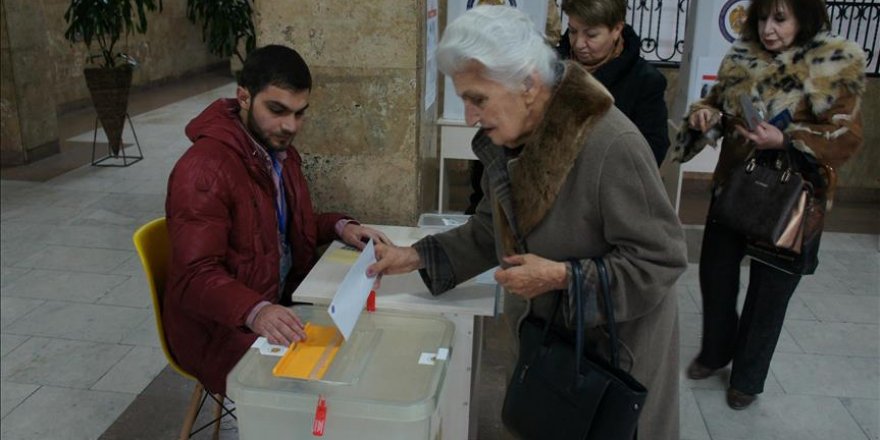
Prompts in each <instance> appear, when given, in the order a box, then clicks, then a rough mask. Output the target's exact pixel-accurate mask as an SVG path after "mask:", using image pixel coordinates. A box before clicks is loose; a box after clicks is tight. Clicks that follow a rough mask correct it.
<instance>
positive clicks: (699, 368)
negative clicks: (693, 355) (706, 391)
mask: <svg viewBox="0 0 880 440" xmlns="http://www.w3.org/2000/svg"><path fill="white" fill-rule="evenodd" d="M713 374H715V369H713V368H709V367H707V366H704V365H703V364H701V363H699V362H697V360H696V359H694V360H693V361H692V362H691V364H690V365H688V368H687V377H688V379H693V380H703V379H705V378H707V377H709V376H711V375H713Z"/></svg>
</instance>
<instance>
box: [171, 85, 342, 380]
mask: <svg viewBox="0 0 880 440" xmlns="http://www.w3.org/2000/svg"><path fill="white" fill-rule="evenodd" d="M238 112H239V106H238V103H237V102H236V101H235V100H234V99H221V100H217V101H215V102H214V103H213V104H211V105H210V106H209V107H208V108H207V109H205V111H204V112H202V114H200V115H199V116H198V117H196V118H195V119H193V120H192V121H191V122H190V123H189V125H187V127H186V135H187V136H188V137H189V139H190V140H192V142H193V146H192V147H190V149H189V150H187V152H186V153H185V154H184V155H183V157H181V158H180V160H179V161H178V162H177V165H175V167H174V170H173V171H172V172H171V177H170V178H169V179H168V197H167V199H166V202H165V212H166V217H167V219H168V232H169V234H170V236H171V242H172V256H171V268H170V271H169V275H168V281H167V284H166V289H165V299H164V308H163V321H164V324H165V334H166V337H167V339H168V342H169V344H170V346H171V350H172V352H173V353H174V356H175V358H176V359H177V361H178V362H179V363H180V365H181V366H182V367H183V368H184V369H186V370H187V371H189V372H191V373H192V374H194V375H195V376H196V377H197V378H198V379H199V380H200V381H201V382H202V384H203V385H205V387H206V388H208V389H209V390H210V391H212V392H215V393H225V390H226V376H227V374H229V371H230V370H232V367H233V366H235V364H236V363H237V362H238V360H239V359H241V357H242V356H243V355H244V353H245V352H246V351H247V349H248V347H249V346H250V345H251V344H252V343H253V341H254V340H255V339H256V337H257V335H256V334H254V333H252V332H251V331H250V330H249V329H248V328H247V326H246V325H245V320H246V319H247V315H248V312H250V310H251V308H253V307H254V306H255V305H256V304H257V303H259V302H260V301H262V300H266V301H270V302H272V303H277V302H278V301H279V292H278V287H279V276H278V270H279V258H280V256H279V250H278V239H279V238H278V221H277V218H276V215H275V186H274V184H273V183H272V176H271V172H270V170H269V168H268V167H269V165H268V164H267V163H266V162H264V158H263V157H264V152H263V151H262V150H260V148H261V147H259V146H257V145H256V144H254V143H253V142H252V141H251V139H250V137H249V136H248V134H247V132H246V131H245V128H244V126H243V124H242V123H241V121H240V119H239V115H238ZM301 165H302V159H301V158H300V156H299V154H298V153H297V152H296V150H295V149H294V148H293V147H291V148H290V149H289V150H288V155H287V160H285V162H284V184H285V186H284V188H285V193H286V196H287V206H288V207H289V209H290V213H289V218H290V220H289V222H288V225H289V226H288V228H289V229H288V231H287V236H288V241H289V242H290V246H291V253H292V259H293V261H292V268H291V270H290V272H289V273H288V276H287V283H286V285H285V292H284V296H283V297H284V298H289V295H290V292H292V291H293V289H294V288H295V287H296V286H297V285H299V283H300V282H301V281H302V279H303V278H304V277H305V276H306V274H307V273H308V271H309V270H310V269H311V268H312V266H313V265H314V264H315V262H316V261H317V252H316V250H315V249H316V247H317V246H318V245H320V244H324V243H328V242H330V241H332V240H333V239H334V238H336V232H335V230H334V226H335V224H336V222H337V221H339V220H341V219H343V218H346V217H345V216H343V215H342V214H318V215H316V214H315V213H314V212H313V211H312V201H311V198H310V197H309V190H308V186H307V183H306V179H305V177H304V176H303V174H302V169H301Z"/></svg>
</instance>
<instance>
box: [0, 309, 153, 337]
mask: <svg viewBox="0 0 880 440" xmlns="http://www.w3.org/2000/svg"><path fill="white" fill-rule="evenodd" d="M4 299H6V298H4ZM151 316H152V312H150V311H149V310H146V309H135V308H131V307H119V306H107V305H97V304H80V303H71V302H61V301H50V302H46V303H45V304H42V305H40V307H38V308H35V309H34V310H33V311H32V312H31V313H30V315H29V316H27V318H26V319H19V320H18V321H16V322H14V323H12V324H11V325H9V326H7V327H5V328H4V330H5V331H7V332H8V333H14V334H19V335H31V336H43V337H49V338H64V339H75V340H79V341H93V342H104V343H112V344H117V343H120V342H121V341H122V339H123V338H124V337H125V335H126V334H128V332H129V331H131V330H132V329H134V328H136V327H137V326H138V325H139V324H140V323H141V322H143V321H144V320H146V319H147V318H150V317H151Z"/></svg>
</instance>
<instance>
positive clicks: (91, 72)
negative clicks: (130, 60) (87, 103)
mask: <svg viewBox="0 0 880 440" xmlns="http://www.w3.org/2000/svg"><path fill="white" fill-rule="evenodd" d="M83 73H84V74H85V77H86V85H87V86H88V88H89V93H90V94H91V95H92V104H94V106H95V112H97V114H98V120H99V121H101V127H102V128H103V129H104V133H105V134H106V135H107V141H108V142H109V143H110V151H111V152H112V154H113V155H114V156H116V155H118V154H119V149H120V148H122V130H123V128H124V125H125V115H126V112H127V111H128V92H129V90H130V89H131V76H132V68H131V66H129V65H122V66H119V67H114V68H110V69H106V68H87V69H85V70H84V71H83Z"/></svg>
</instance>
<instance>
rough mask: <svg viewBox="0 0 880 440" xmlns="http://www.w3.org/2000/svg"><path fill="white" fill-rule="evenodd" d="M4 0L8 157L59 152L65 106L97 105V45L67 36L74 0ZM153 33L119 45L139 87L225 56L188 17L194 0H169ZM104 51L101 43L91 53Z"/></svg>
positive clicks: (14, 160) (20, 159)
mask: <svg viewBox="0 0 880 440" xmlns="http://www.w3.org/2000/svg"><path fill="white" fill-rule="evenodd" d="M0 3H2V10H3V18H2V26H3V31H2V34H3V40H2V65H3V67H2V69H3V78H2V91H3V96H2V120H3V128H2V139H3V146H2V152H3V157H2V164H3V165H12V164H20V163H25V162H31V161H33V160H37V159H39V158H41V157H44V156H46V155H49V154H53V153H54V152H57V151H58V139H57V137H58V134H57V131H58V130H57V117H56V115H57V114H58V113H61V112H64V111H67V110H70V109H74V108H81V107H86V106H90V105H91V101H90V98H89V92H88V89H87V88H86V83H85V79H84V78H83V73H82V71H83V68H84V67H85V66H87V64H88V62H87V58H88V56H89V54H90V51H89V50H88V49H87V48H86V46H85V44H82V43H78V44H71V43H70V42H68V41H67V40H66V39H64V31H65V30H66V29H67V24H66V22H65V21H64V13H65V11H66V10H67V7H68V6H69V4H70V2H69V0H0ZM163 3H164V8H163V10H162V11H161V12H154V13H150V14H149V16H148V27H147V33H146V34H144V35H141V34H131V35H129V36H127V37H123V38H122V39H121V40H120V42H119V43H118V45H117V48H118V49H119V50H121V51H123V52H126V53H128V54H129V55H131V56H133V57H134V58H135V59H137V60H138V61H139V63H140V65H139V67H138V68H137V69H136V70H135V71H134V78H133V85H134V87H138V86H144V85H148V84H154V83H161V82H165V81H168V80H170V79H173V78H178V77H182V76H185V75H188V74H192V73H195V72H200V71H204V70H206V69H208V68H210V67H213V66H216V65H218V64H220V63H223V62H224V60H221V59H219V58H217V57H215V56H213V55H211V54H209V53H208V50H207V48H206V47H205V45H204V43H202V40H201V28H200V27H199V26H196V25H194V24H192V23H190V22H189V21H188V20H187V18H186V0H164V2H163ZM96 51H97V46H93V50H92V51H91V53H94V52H96Z"/></svg>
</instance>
